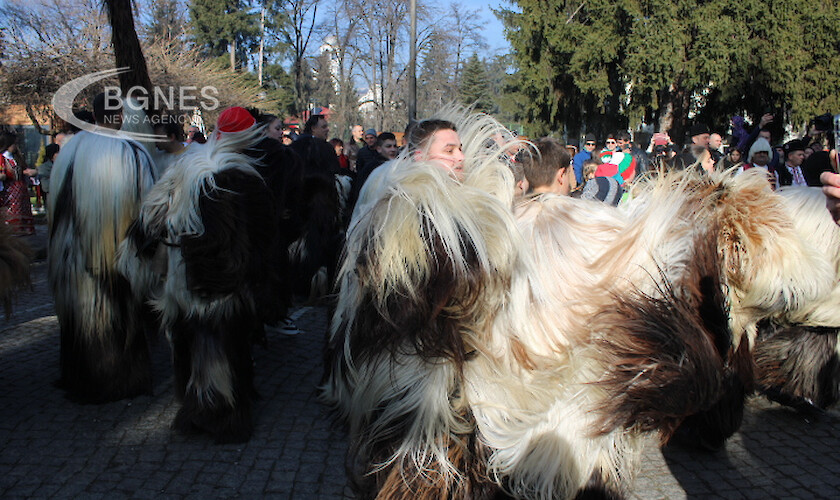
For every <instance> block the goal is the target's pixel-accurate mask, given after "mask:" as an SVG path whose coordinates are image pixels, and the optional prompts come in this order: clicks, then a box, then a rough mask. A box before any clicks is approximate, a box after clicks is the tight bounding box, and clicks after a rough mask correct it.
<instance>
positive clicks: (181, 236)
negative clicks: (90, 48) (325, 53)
mask: <svg viewBox="0 0 840 500" xmlns="http://www.w3.org/2000/svg"><path fill="white" fill-rule="evenodd" d="M260 132H261V131H260V130H259V129H253V128H251V129H248V130H246V131H243V132H237V133H229V134H228V133H225V134H214V136H213V137H211V138H210V139H209V140H208V142H207V143H206V144H203V145H199V144H193V145H192V146H190V148H188V150H187V151H186V152H185V153H184V154H183V155H182V156H181V158H180V159H179V161H178V162H177V163H175V164H174V165H173V166H172V167H171V168H170V169H169V170H167V172H166V174H165V175H164V177H163V178H162V179H161V180H160V181H159V182H158V183H157V184H156V185H155V187H154V189H153V190H152V191H151V192H150V193H149V195H148V196H147V198H146V200H145V201H144V203H143V207H142V209H141V211H140V215H139V217H138V220H137V222H136V223H135V224H134V225H133V226H132V228H131V230H130V232H129V236H128V238H127V239H126V241H125V243H124V245H123V246H122V247H121V248H120V271H121V272H122V273H123V274H124V275H125V276H127V277H128V278H129V280H130V281H131V283H132V286H133V287H134V288H135V291H136V293H137V294H138V295H139V296H142V297H145V298H147V299H148V301H149V303H150V304H151V305H152V307H153V308H154V310H155V311H157V312H158V313H159V314H160V316H161V321H162V324H163V326H164V328H165V330H166V333H167V336H168V338H169V339H170V342H171V344H172V350H173V366H174V370H175V389H176V392H177V395H178V397H179V398H180V399H181V401H182V406H181V408H180V409H179V411H178V414H177V416H176V417H175V423H174V426H175V428H177V429H178V430H180V431H182V432H192V431H204V432H208V433H210V434H212V435H213V436H214V437H215V438H216V440H217V442H238V441H246V440H247V439H249V438H250V436H251V432H252V429H253V417H252V405H253V400H254V399H255V397H256V391H255V389H254V385H253V377H254V374H253V361H252V359H251V343H252V341H253V340H254V339H258V338H261V337H262V336H263V322H264V319H266V318H263V317H261V316H260V315H259V314H258V312H257V311H258V310H266V309H267V308H265V307H263V306H264V304H262V302H261V301H263V300H276V298H277V297H276V294H273V293H268V292H267V291H268V290H271V289H272V288H273V287H274V286H277V275H276V269H275V265H274V263H273V262H272V255H273V254H272V252H274V251H276V248H275V241H274V239H275V233H276V230H277V229H276V228H277V222H276V220H275V211H274V206H273V203H272V198H271V193H270V191H269V189H268V188H267V186H266V184H265V182H264V181H263V179H262V177H261V176H260V175H259V173H258V172H257V171H256V170H255V169H254V167H253V165H254V163H255V162H256V160H254V159H252V158H250V157H248V156H246V155H244V154H241V153H240V152H241V151H244V150H245V149H246V148H247V147H249V146H251V145H253V144H254V143H256V142H257V140H258V139H259V133H260ZM263 291H266V293H262V292H263Z"/></svg>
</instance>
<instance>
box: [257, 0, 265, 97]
mask: <svg viewBox="0 0 840 500" xmlns="http://www.w3.org/2000/svg"><path fill="white" fill-rule="evenodd" d="M264 47H265V3H264V2H263V4H262V6H261V7H260V63H259V64H258V65H257V68H258V69H257V78H259V81H260V87H262V83H263V48H264Z"/></svg>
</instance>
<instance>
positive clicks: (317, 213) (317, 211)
mask: <svg viewBox="0 0 840 500" xmlns="http://www.w3.org/2000/svg"><path fill="white" fill-rule="evenodd" d="M290 147H291V148H292V150H294V151H295V152H296V153H297V154H298V155H299V156H300V158H301V160H302V161H303V175H302V185H301V192H300V202H301V206H300V209H299V210H298V216H299V217H300V219H299V227H300V236H299V237H298V238H297V240H295V241H294V242H293V243H292V244H291V246H290V247H289V258H290V261H291V263H292V267H291V270H292V278H291V281H290V282H291V283H293V285H294V287H295V290H294V291H295V293H297V294H300V295H304V296H313V295H319V294H323V293H325V292H326V291H327V289H328V285H327V282H328V280H330V281H331V279H332V278H333V277H334V276H335V267H336V262H337V260H338V254H339V252H340V249H341V245H342V244H343V239H344V234H343V231H342V224H341V206H340V199H339V191H338V188H339V185H338V184H337V182H336V176H335V174H336V173H337V172H339V166H338V158H337V157H336V156H335V149H334V148H333V147H332V146H331V145H330V144H329V143H328V142H327V141H325V140H323V139H318V138H316V137H313V136H311V135H304V136H301V137H299V138H298V139H297V140H295V141H294V142H293V143H292V145H291V146H290ZM326 276H328V277H329V278H325V277H326Z"/></svg>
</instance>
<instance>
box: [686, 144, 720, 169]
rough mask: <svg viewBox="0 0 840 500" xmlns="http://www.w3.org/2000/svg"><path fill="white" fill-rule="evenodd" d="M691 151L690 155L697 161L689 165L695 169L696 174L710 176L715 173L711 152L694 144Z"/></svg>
mask: <svg viewBox="0 0 840 500" xmlns="http://www.w3.org/2000/svg"><path fill="white" fill-rule="evenodd" d="M691 147H692V149H693V151H692V152H691V154H692V155H693V156H695V157H696V158H697V161H695V162H694V164H693V165H691V168H693V169H695V170H696V171H697V172H700V173H701V174H711V173H712V172H714V171H715V158H714V156H712V152H711V151H710V150H709V148H707V147H703V146H700V145H698V144H695V145H694V146H691Z"/></svg>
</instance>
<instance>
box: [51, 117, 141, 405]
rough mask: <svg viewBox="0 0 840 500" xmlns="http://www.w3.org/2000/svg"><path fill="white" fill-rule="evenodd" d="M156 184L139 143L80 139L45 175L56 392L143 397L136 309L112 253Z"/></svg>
mask: <svg viewBox="0 0 840 500" xmlns="http://www.w3.org/2000/svg"><path fill="white" fill-rule="evenodd" d="M154 182H155V177H154V167H153V161H152V158H151V157H150V156H149V154H148V152H147V151H146V149H145V148H143V147H142V146H141V145H140V144H138V143H136V142H134V141H132V140H129V139H120V138H116V137H109V136H103V135H97V134H94V133H91V132H79V133H78V134H76V136H75V137H73V139H71V140H70V142H69V143H68V144H67V145H66V146H65V147H64V148H63V149H62V150H61V153H59V155H58V157H57V159H56V161H55V166H54V167H53V171H52V189H51V190H50V199H49V203H48V207H49V211H50V227H49V232H50V233H49V234H50V237H49V249H48V255H47V265H48V277H49V282H50V287H51V288H52V292H53V296H54V298H55V308H56V314H57V315H58V321H59V325H60V327H61V378H60V380H59V382H58V384H59V386H60V387H62V388H63V389H65V390H66V391H67V393H68V396H69V397H71V398H72V399H76V400H78V401H81V402H88V403H99V402H105V401H115V400H119V399H123V398H128V397H133V396H137V395H139V394H149V393H151V390H152V379H151V371H150V370H151V366H150V360H149V352H148V346H147V341H146V337H145V332H144V329H143V318H142V314H141V311H142V306H141V302H139V301H137V300H136V298H135V297H134V295H133V294H132V293H131V289H130V286H129V284H128V282H127V281H126V280H125V279H124V278H123V277H122V276H120V274H119V273H117V271H116V251H117V248H118V246H119V245H120V242H122V241H123V238H124V237H125V234H126V231H127V229H128V227H129V225H130V224H131V222H132V221H133V220H134V219H135V218H136V217H137V213H138V211H139V208H140V201H141V198H142V197H143V196H144V195H145V193H147V192H148V191H149V189H150V188H151V186H152V185H153V184H154Z"/></svg>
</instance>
